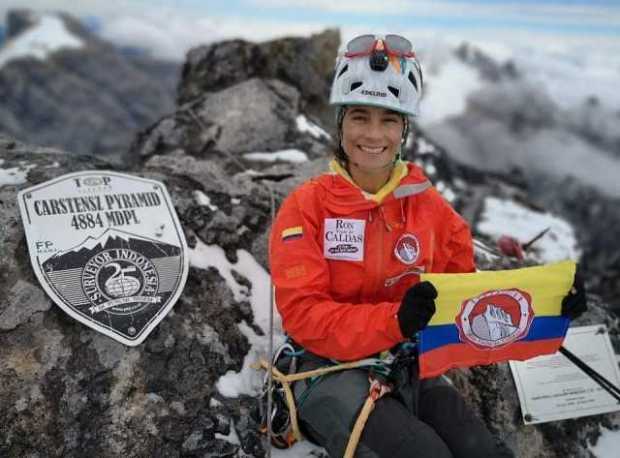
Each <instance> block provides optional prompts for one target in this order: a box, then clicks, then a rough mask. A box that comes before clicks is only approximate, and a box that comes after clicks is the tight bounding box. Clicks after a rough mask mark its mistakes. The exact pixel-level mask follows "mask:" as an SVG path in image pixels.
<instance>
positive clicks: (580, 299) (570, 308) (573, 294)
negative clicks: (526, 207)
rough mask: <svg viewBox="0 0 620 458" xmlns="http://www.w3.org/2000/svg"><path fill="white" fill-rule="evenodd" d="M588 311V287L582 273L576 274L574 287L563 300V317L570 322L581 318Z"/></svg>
mask: <svg viewBox="0 0 620 458" xmlns="http://www.w3.org/2000/svg"><path fill="white" fill-rule="evenodd" d="M587 309H588V301H587V299H586V287H585V284H584V281H583V277H582V276H581V273H579V272H578V271H577V272H575V279H574V281H573V287H572V288H571V289H570V291H569V292H568V294H567V295H566V297H564V299H563V300H562V316H563V317H566V318H568V319H570V320H574V319H575V318H578V317H580V316H581V315H582V314H583V312H585V311H586V310H587Z"/></svg>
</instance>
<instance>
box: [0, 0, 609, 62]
mask: <svg viewBox="0 0 620 458" xmlns="http://www.w3.org/2000/svg"><path fill="white" fill-rule="evenodd" d="M24 7H27V8H32V9H35V10H63V11H67V12H70V13H73V14H74V15H76V16H78V17H81V18H89V19H90V21H91V22H94V23H97V24H98V25H99V27H100V32H101V33H102V35H103V36H104V37H105V38H107V39H111V40H113V41H115V42H116V43H119V44H126V45H132V46H133V45H139V46H144V47H147V48H149V49H152V50H153V52H154V53H155V54H157V55H159V56H161V57H165V58H171V59H176V60H182V59H183V57H184V54H185V52H186V51H187V50H188V49H189V48H190V47H192V46H196V45H198V44H202V43H208V42H212V41H218V40H221V39H226V38H245V39H249V40H253V41H263V40H267V39H271V38H276V37H281V36H285V35H300V36H307V35H309V34H311V33H314V32H319V31H321V30H324V29H325V28H327V27H338V28H340V29H341V31H342V35H343V38H344V39H347V38H349V37H352V36H354V35H356V34H358V33H367V32H375V33H385V32H391V33H392V32H393V33H402V34H404V35H406V36H409V37H410V38H412V39H424V40H427V41H428V40H429V39H430V40H432V39H434V38H435V37H437V38H442V39H443V40H446V39H447V40H453V41H459V40H460V41H462V40H467V41H470V42H474V43H478V44H482V45H483V47H487V48H493V47H494V46H495V47H497V44H503V43H506V44H510V45H514V44H515V43H517V44H518V43H529V44H537V45H538V46H544V47H545V48H546V49H554V48H559V49H561V50H562V51H566V48H567V47H574V48H575V49H577V50H578V49H579V48H582V49H583V48H584V47H586V48H588V49H589V48H597V49H601V48H602V49H603V50H608V49H609V50H610V51H609V52H613V51H612V50H617V49H618V48H620V0H565V1H559V0H519V1H516V0H513V1H499V0H432V1H430V0H391V1H390V2H381V1H376V0H337V1H334V0H296V1H295V0H227V1H209V0H175V1H171V0H83V1H79V2H76V1H67V0H30V1H27V2H24V1H23V0H22V1H17V0H0V16H2V17H4V16H5V13H6V11H7V10H9V9H12V8H24ZM95 18H96V19H95ZM498 49H499V48H498ZM496 51H497V52H500V51H499V50H496Z"/></svg>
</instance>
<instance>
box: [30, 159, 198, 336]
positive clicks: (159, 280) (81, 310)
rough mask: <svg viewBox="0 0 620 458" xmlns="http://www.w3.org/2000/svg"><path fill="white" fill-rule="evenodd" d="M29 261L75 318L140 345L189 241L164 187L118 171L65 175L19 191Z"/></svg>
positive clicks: (168, 297) (173, 286) (167, 299)
mask: <svg viewBox="0 0 620 458" xmlns="http://www.w3.org/2000/svg"><path fill="white" fill-rule="evenodd" d="M18 202H19V209H20V212H21V216H22V221H23V224H24V229H25V232H26V240H27V242H28V249H29V252H30V260H31V262H32V267H33V268H34V271H35V274H36V276H37V278H38V279H39V282H40V283H41V286H43V289H45V291H46V292H47V294H48V295H49V296H50V297H51V298H52V299H53V300H54V302H55V303H56V304H58V305H59V306H60V307H61V308H62V309H63V310H64V311H65V312H67V313H68V314H69V315H71V316H72V317H73V318H75V319H76V320H78V321H80V322H82V323H84V324H85V325H87V326H90V327H91V328H93V329H95V330H97V331H99V332H101V333H103V334H106V335H108V336H110V337H112V338H113V339H116V340H118V341H119V342H122V343H123V344H125V345H130V346H135V345H139V344H140V343H142V342H143V341H144V339H145V338H146V337H147V336H148V335H149V333H150V332H151V331H152V330H153V329H154V328H155V326H157V324H158V323H159V322H160V321H161V320H162V319H163V318H164V317H165V316H166V314H167V313H168V312H169V311H170V309H171V308H172V306H173V305H174V303H175V302H176V301H177V299H178V298H179V296H180V294H181V291H182V290H183V286H184V285H185V280H186V279H187V272H188V257H187V243H186V241H185V236H184V234H183V230H182V229H181V225H180V223H179V220H178V218H177V215H176V212H175V210H174V207H173V205H172V201H171V199H170V196H169V195H168V192H167V190H166V187H165V186H164V185H163V184H162V183H160V182H157V181H154V180H148V179H146V178H140V177H136V176H132V175H126V174H121V173H115V172H104V171H89V172H78V173H72V174H69V175H63V176H61V177H58V178H55V179H53V180H51V181H48V182H45V183H41V184H39V185H36V186H33V187H31V188H28V189H24V190H22V191H21V192H20V193H19V194H18Z"/></svg>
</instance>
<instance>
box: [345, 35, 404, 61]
mask: <svg viewBox="0 0 620 458" xmlns="http://www.w3.org/2000/svg"><path fill="white" fill-rule="evenodd" d="M375 50H377V51H382V50H384V51H385V52H386V54H387V55H388V56H396V57H415V52H413V45H412V44H411V42H410V41H409V40H407V39H406V38H405V37H402V36H400V35H394V34H391V35H385V37H383V38H381V37H377V36H375V35H371V34H368V35H360V36H358V37H355V38H353V39H352V40H351V41H349V42H348V43H347V49H346V51H345V53H344V55H345V57H360V56H369V55H370V54H372V53H373V52H374V51H375Z"/></svg>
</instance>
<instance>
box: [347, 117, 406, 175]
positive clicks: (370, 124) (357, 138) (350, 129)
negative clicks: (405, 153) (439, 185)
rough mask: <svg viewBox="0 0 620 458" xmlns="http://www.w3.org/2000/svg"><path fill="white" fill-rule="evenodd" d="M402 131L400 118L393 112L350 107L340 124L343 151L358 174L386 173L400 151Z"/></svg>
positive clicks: (402, 124)
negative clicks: (367, 172)
mask: <svg viewBox="0 0 620 458" xmlns="http://www.w3.org/2000/svg"><path fill="white" fill-rule="evenodd" d="M403 129H404V123H403V118H402V116H401V115H400V114H398V113H396V112H394V111H391V110H387V109H385V108H377V107H370V106H363V105H362V106H351V107H349V108H347V111H346V113H345V115H344V119H343V120H342V148H343V149H344V152H345V153H346V155H347V157H348V158H349V162H350V164H351V165H353V166H355V167H357V168H359V169H360V170H365V171H372V170H378V169H385V168H386V167H388V166H390V165H391V163H392V161H393V160H394V156H395V155H396V152H397V151H398V148H399V147H400V142H401V138H402V134H403Z"/></svg>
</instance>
